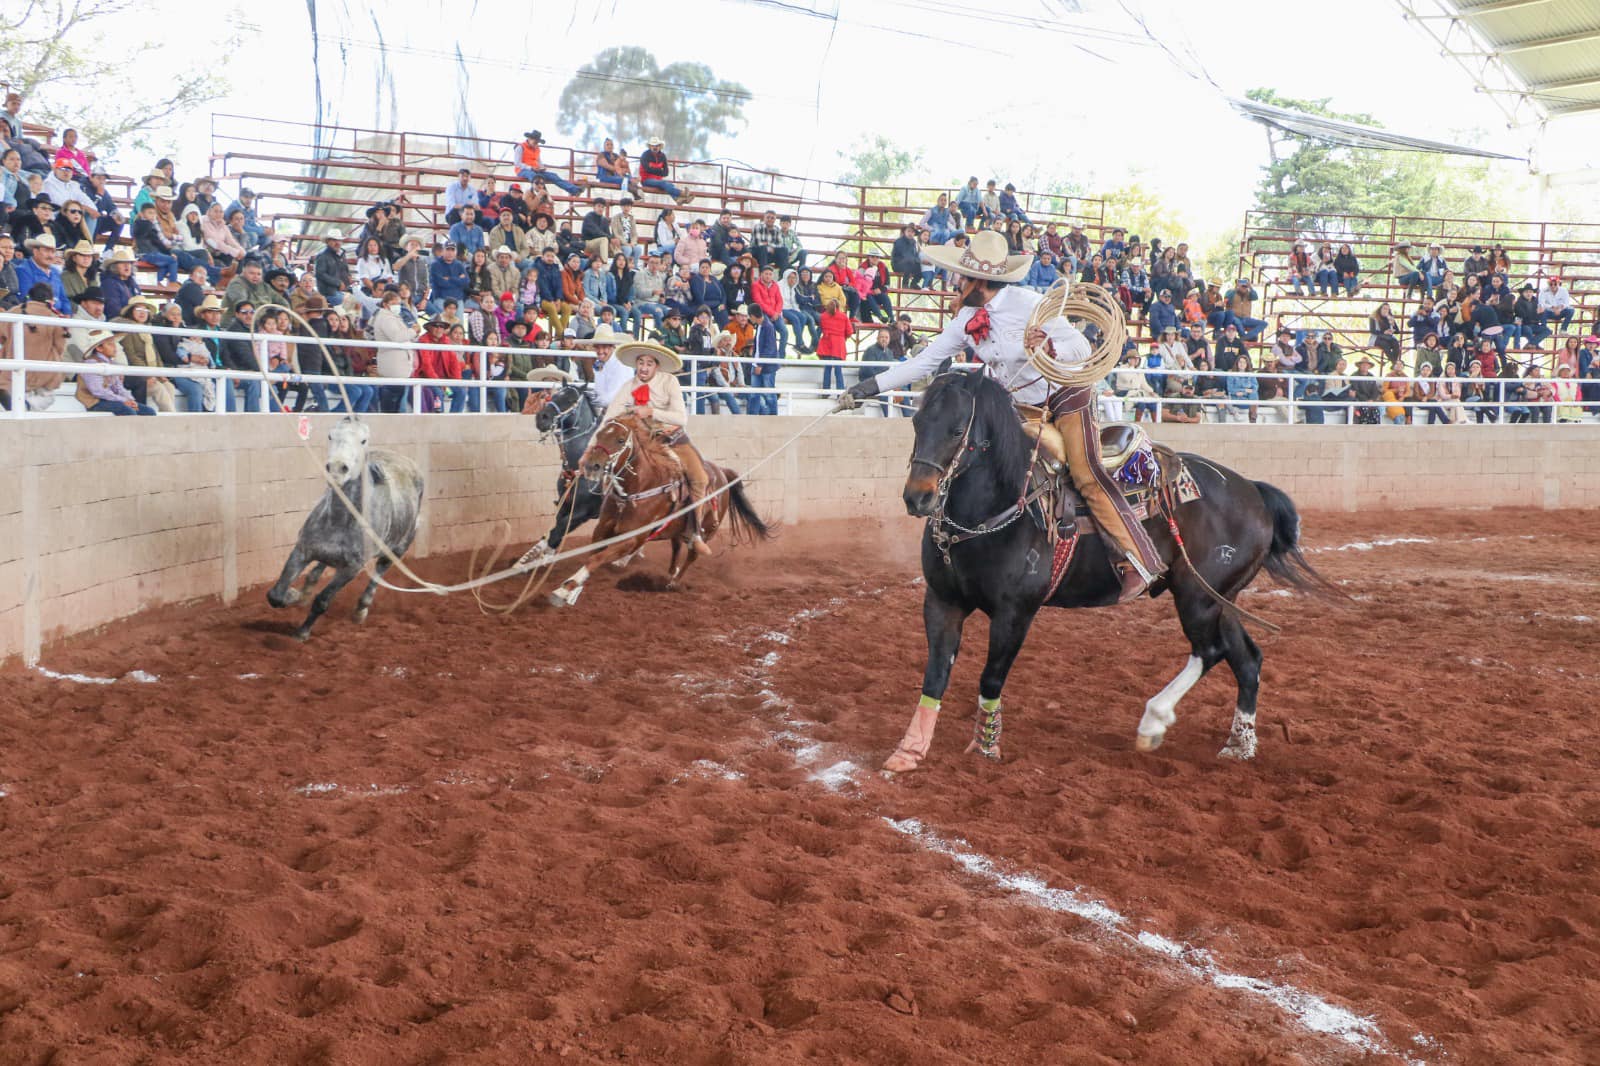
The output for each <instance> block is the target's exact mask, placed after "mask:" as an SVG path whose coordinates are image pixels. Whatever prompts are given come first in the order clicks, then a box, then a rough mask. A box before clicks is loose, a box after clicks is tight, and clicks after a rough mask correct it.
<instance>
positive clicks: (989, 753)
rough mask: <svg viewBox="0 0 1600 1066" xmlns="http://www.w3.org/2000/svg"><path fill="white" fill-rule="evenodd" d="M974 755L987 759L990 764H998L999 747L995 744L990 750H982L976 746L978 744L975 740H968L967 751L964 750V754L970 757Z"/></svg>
mask: <svg viewBox="0 0 1600 1066" xmlns="http://www.w3.org/2000/svg"><path fill="white" fill-rule="evenodd" d="M974 753H976V754H978V755H982V756H983V757H984V758H985V759H988V760H989V761H990V762H999V761H1000V745H998V744H996V745H995V746H994V747H992V748H984V747H979V746H978V742H977V741H976V740H969V741H967V750H966V752H965V753H964V754H967V755H972V754H974Z"/></svg>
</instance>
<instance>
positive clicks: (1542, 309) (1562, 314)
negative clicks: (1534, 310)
mask: <svg viewBox="0 0 1600 1066" xmlns="http://www.w3.org/2000/svg"><path fill="white" fill-rule="evenodd" d="M1576 313H1577V308H1576V307H1574V305H1573V302H1572V294H1571V293H1570V292H1568V291H1567V288H1566V286H1565V285H1562V284H1561V279H1560V278H1559V277H1556V276H1555V275H1554V274H1552V275H1550V277H1549V278H1547V279H1545V287H1544V288H1543V289H1540V290H1539V321H1540V323H1541V324H1542V325H1543V326H1544V327H1545V330H1546V331H1547V335H1548V334H1549V333H1556V332H1560V333H1565V332H1566V331H1567V330H1568V328H1570V327H1571V325H1572V319H1573V316H1574V315H1575V314H1576ZM1551 322H1556V323H1559V325H1558V326H1557V328H1556V329H1551V328H1550V323H1551Z"/></svg>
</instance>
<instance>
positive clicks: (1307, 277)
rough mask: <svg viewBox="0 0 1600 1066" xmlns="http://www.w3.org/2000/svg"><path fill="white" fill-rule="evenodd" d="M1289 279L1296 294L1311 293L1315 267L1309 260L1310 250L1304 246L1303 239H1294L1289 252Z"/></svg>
mask: <svg viewBox="0 0 1600 1066" xmlns="http://www.w3.org/2000/svg"><path fill="white" fill-rule="evenodd" d="M1288 270H1289V281H1290V282H1291V283H1292V284H1293V285H1294V294H1295V295H1296V296H1301V295H1307V296H1309V295H1312V293H1313V289H1312V279H1313V277H1314V275H1315V271H1316V267H1315V266H1314V265H1313V263H1312V260H1311V252H1310V251H1309V250H1307V248H1306V242H1305V241H1295V242H1294V250H1293V251H1291V252H1290V253H1289V264H1288Z"/></svg>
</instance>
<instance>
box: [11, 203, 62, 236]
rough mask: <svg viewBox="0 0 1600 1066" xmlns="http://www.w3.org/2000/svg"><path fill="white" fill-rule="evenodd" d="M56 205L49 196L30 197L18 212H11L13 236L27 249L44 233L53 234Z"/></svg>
mask: <svg viewBox="0 0 1600 1066" xmlns="http://www.w3.org/2000/svg"><path fill="white" fill-rule="evenodd" d="M55 217H56V205H55V202H54V201H53V200H51V199H50V197H48V196H28V197H26V198H25V199H24V201H23V202H22V204H21V206H19V207H18V208H17V210H15V211H13V212H11V236H12V239H13V240H15V241H16V242H17V244H19V245H21V246H22V247H24V248H26V247H27V245H28V242H29V241H31V240H32V239H33V238H35V237H37V236H39V235H40V234H43V233H51V234H53V232H54V231H53V230H52V228H51V224H52V223H53V222H54V221H55Z"/></svg>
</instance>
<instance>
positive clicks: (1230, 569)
mask: <svg viewBox="0 0 1600 1066" xmlns="http://www.w3.org/2000/svg"><path fill="white" fill-rule="evenodd" d="M928 255H929V257H930V258H932V259H934V260H935V261H936V263H937V264H938V265H940V266H943V267H945V268H946V269H947V270H949V271H950V272H951V273H953V274H955V275H956V276H957V279H958V282H959V287H958V289H957V290H956V293H955V299H956V302H957V307H956V314H955V316H954V317H953V318H952V319H951V321H950V323H949V324H948V325H947V326H946V327H945V329H944V330H943V331H942V332H941V333H940V334H939V335H938V336H937V337H935V338H934V339H933V340H932V341H931V342H930V343H929V344H928V345H927V346H926V347H925V348H924V349H923V350H922V351H920V352H919V353H917V354H916V355H914V356H913V357H912V358H910V359H907V360H905V361H904V362H902V363H900V364H898V365H897V366H894V367H891V368H889V369H888V370H886V371H885V372H883V373H882V374H880V375H878V376H877V377H876V378H869V379H867V380H865V381H863V382H861V383H859V384H858V385H856V386H853V387H852V388H850V389H848V390H846V392H845V393H844V395H843V396H841V398H840V406H841V407H851V406H854V405H855V404H856V403H858V402H860V401H861V400H863V399H866V398H867V397H870V396H874V395H877V394H878V393H879V392H880V391H883V390H885V389H898V388H903V387H905V386H907V385H909V384H911V383H912V382H914V381H916V380H917V379H919V378H921V377H924V376H926V375H928V374H929V373H931V372H933V370H934V368H936V367H937V366H938V365H939V364H940V363H941V362H943V361H944V360H945V359H947V358H949V357H951V356H953V355H955V354H957V353H959V352H960V351H962V350H963V349H970V350H971V351H972V352H973V353H974V354H975V355H976V356H977V357H978V359H979V360H980V361H981V362H982V363H983V364H984V365H983V367H982V370H981V372H979V373H966V372H961V371H957V372H953V373H947V374H943V375H941V376H939V377H938V378H936V379H935V381H934V382H933V384H932V385H930V386H929V388H928V389H927V391H926V392H925V394H924V395H923V399H922V404H921V409H920V410H919V411H918V412H917V415H916V417H915V418H914V419H913V426H914V427H915V430H916V444H915V446H914V448H913V451H912V457H911V471H910V475H909V477H908V478H907V480H906V485H905V492H904V496H905V504H906V508H907V510H908V511H909V512H910V513H911V514H913V515H918V516H923V517H927V518H929V522H928V525H927V529H926V532H925V534H924V537H923V545H922V567H923V575H924V577H925V578H926V581H927V591H926V593H925V595H924V598H923V621H924V625H925V627H926V630H927V638H928V661H927V666H926V669H925V671H924V675H923V689H922V700H921V702H920V704H919V706H918V708H917V710H916V712H915V713H914V714H913V716H912V720H911V724H910V726H909V727H908V728H907V730H906V733H905V736H904V738H903V739H902V741H901V743H900V746H899V748H898V749H897V750H896V751H895V753H894V754H893V755H892V756H891V757H890V758H889V760H888V762H887V763H886V764H885V769H886V770H889V771H891V772H904V771H907V770H912V769H915V768H916V767H917V765H918V764H919V763H920V762H921V761H922V759H923V758H924V757H925V756H926V755H927V753H928V751H929V749H930V746H931V744H932V740H933V733H934V726H935V724H936V722H937V716H938V713H939V707H940V703H941V701H942V699H943V697H944V690H945V687H946V685H947V684H948V683H949V679H950V668H951V665H952V664H953V662H954V660H955V654H956V651H957V648H958V647H959V645H960V641H961V631H962V627H963V625H964V624H965V622H966V619H967V618H968V617H969V616H970V615H971V614H972V612H973V611H983V612H984V613H985V614H987V615H988V616H989V618H990V629H989V654H988V660H987V663H986V664H985V666H984V671H983V676H982V679H981V681H980V684H979V714H978V724H977V730H976V734H975V737H974V740H973V743H972V745H971V746H969V750H977V751H979V752H980V753H982V754H984V755H987V756H990V757H993V758H998V757H999V754H1000V728H1001V710H1000V694H1001V690H1002V689H1003V688H1004V686H1005V680H1006V676H1007V674H1008V673H1009V672H1010V669H1011V664H1012V662H1013V661H1014V660H1015V659H1016V656H1017V653H1018V651H1020V650H1021V648H1022V643H1023V640H1024V639H1025V638H1026V636H1027V633H1028V629H1029V627H1030V626H1031V625H1032V624H1033V618H1034V615H1035V614H1037V612H1038V611H1039V609H1040V608H1041V607H1044V606H1057V607H1099V606H1110V605H1112V604H1116V603H1120V602H1125V601H1127V600H1129V599H1132V598H1134V597H1137V596H1139V595H1142V594H1145V593H1148V594H1150V595H1159V594H1160V593H1162V592H1171V593H1172V596H1173V600H1174V601H1175V603H1176V605H1177V608H1178V617H1179V621H1180V623H1181V624H1182V626H1183V630H1184V634H1185V636H1186V637H1188V639H1189V644H1190V649H1191V655H1190V657H1189V660H1188V662H1187V663H1185V665H1184V668H1183V670H1182V671H1181V672H1180V673H1179V674H1178V676H1177V677H1176V678H1174V679H1173V681H1172V683H1171V684H1169V685H1168V686H1167V687H1166V688H1165V689H1163V690H1162V691H1161V692H1160V693H1158V694H1157V695H1156V696H1154V697H1152V698H1151V699H1150V700H1149V702H1147V703H1146V705H1145V713H1144V716H1143V718H1142V719H1141V720H1140V723H1139V729H1138V743H1139V747H1140V749H1141V750H1146V751H1148V750H1151V749H1154V748H1155V747H1156V746H1158V745H1159V744H1160V743H1161V741H1162V739H1163V737H1164V736H1165V735H1166V731H1167V729H1168V728H1169V727H1170V726H1171V725H1172V723H1173V722H1174V721H1175V720H1176V707H1177V704H1178V701H1179V700H1180V699H1181V698H1182V697H1183V695H1184V694H1185V693H1186V692H1188V690H1189V689H1190V688H1191V687H1193V685H1194V684H1195V683H1196V682H1197V681H1198V680H1199V679H1200V678H1201V676H1203V675H1204V674H1205V672H1206V671H1207V670H1209V669H1211V667H1213V666H1215V665H1216V664H1217V663H1219V662H1227V663H1228V665H1229V667H1230V668H1231V669H1232V671H1233V673H1234V677H1235V679H1236V680H1237V682H1238V686H1239V699H1238V702H1237V704H1236V709H1235V713H1234V719H1233V727H1232V730H1231V731H1230V733H1229V737H1228V741H1227V744H1226V745H1225V746H1224V748H1223V751H1222V754H1224V755H1227V756H1233V757H1238V758H1250V757H1252V756H1253V755H1254V754H1255V748H1256V733H1255V710H1256V694H1257V689H1258V685H1259V680H1260V666H1261V650H1260V649H1259V648H1258V647H1257V646H1256V644H1255V642H1254V641H1253V640H1251V638H1250V636H1249V634H1248V633H1246V632H1245V630H1244V626H1243V624H1242V623H1241V621H1240V618H1241V614H1242V613H1243V612H1242V611H1241V609H1240V608H1238V607H1237V606H1235V604H1234V603H1233V601H1234V598H1235V597H1237V596H1238V594H1239V593H1240V592H1241V591H1243V589H1244V588H1245V586H1246V585H1248V584H1249V583H1250V581H1251V580H1252V579H1254V577H1255V576H1256V574H1257V573H1258V572H1259V571H1260V570H1261V569H1262V568H1263V567H1265V568H1266V569H1267V570H1268V571H1269V572H1270V573H1272V574H1273V575H1274V576H1275V577H1277V578H1279V579H1280V580H1282V581H1285V582H1286V583H1289V584H1291V585H1295V586H1297V587H1300V588H1304V589H1309V590H1317V591H1328V590H1329V586H1328V585H1327V583H1326V582H1325V581H1323V580H1322V578H1321V577H1320V576H1319V575H1317V574H1316V573H1315V572H1314V571H1313V570H1312V569H1311V568H1310V566H1309V565H1308V564H1307V563H1306V562H1305V559H1304V557H1303V556H1302V555H1301V554H1300V551H1299V549H1298V547H1297V544H1298V537H1299V517H1298V515H1297V514H1296V512H1295V509H1294V504H1293V503H1292V502H1291V501H1290V500H1289V498H1288V497H1287V496H1286V495H1284V494H1283V493H1282V492H1281V491H1279V490H1278V489H1276V488H1273V487H1272V486H1270V485H1267V484H1264V483H1261V482H1256V481H1251V480H1249V479H1248V478H1245V477H1243V476H1242V475H1240V474H1237V473H1235V472H1233V471H1231V470H1227V469H1225V468H1223V467H1220V466H1218V465H1216V464H1214V463H1210V462H1208V461H1206V460H1204V459H1201V458H1200V457H1198V456H1178V455H1176V454H1175V453H1172V452H1170V451H1166V452H1164V453H1163V451H1162V450H1160V449H1157V448H1156V447H1154V446H1153V445H1152V444H1151V443H1150V442H1149V441H1148V440H1147V439H1145V438H1144V436H1143V433H1142V431H1140V430H1138V429H1137V427H1133V426H1118V427H1111V432H1112V434H1113V436H1114V437H1115V438H1116V440H1115V442H1114V443H1115V445H1116V447H1115V448H1114V449H1113V450H1112V451H1113V454H1112V455H1111V459H1112V462H1110V463H1107V462H1103V461H1102V451H1103V448H1102V445H1103V442H1102V438H1101V431H1100V430H1099V428H1098V427H1097V426H1096V424H1095V422H1094V418H1093V407H1094V397H1093V390H1092V388H1091V383H1092V382H1094V381H1096V380H1098V379H1099V378H1100V377H1102V376H1103V375H1104V372H1105V370H1107V369H1109V367H1110V366H1111V365H1112V364H1113V363H1115V361H1116V359H1117V357H1118V356H1119V355H1120V349H1121V345H1122V337H1123V336H1124V335H1125V325H1124V323H1123V319H1122V314H1121V311H1120V309H1119V308H1117V307H1116V306H1115V305H1114V303H1113V301H1112V300H1111V299H1110V297H1109V296H1108V294H1106V293H1105V292H1104V291H1103V290H1100V289H1098V288H1097V287H1095V286H1091V285H1084V286H1082V287H1081V288H1082V289H1083V290H1084V293H1085V295H1084V296H1083V297H1081V298H1078V297H1077V296H1075V292H1076V290H1069V289H1068V288H1067V287H1066V286H1065V285H1064V284H1062V285H1058V286H1057V287H1056V288H1053V289H1051V290H1050V292H1049V293H1047V294H1045V295H1044V296H1042V297H1041V296H1039V295H1038V294H1036V293H1031V292H1026V291H1023V290H1019V289H1017V288H1015V287H1013V286H1011V285H1010V283H1011V282H1013V281H1015V280H1017V279H1018V278H1019V277H1021V276H1022V274H1023V273H1024V272H1025V271H1026V270H1027V269H1028V265H1029V257H1027V256H1025V255H1022V256H1011V255H1008V253H1007V249H1006V247H1005V244H1004V241H1003V240H1001V239H997V238H996V237H995V236H994V235H991V234H988V233H979V234H977V235H976V236H975V237H974V238H973V240H972V241H971V242H970V243H969V244H968V245H967V246H966V247H965V248H949V247H945V248H939V249H931V250H930V251H929V252H928ZM1069 309H1070V310H1069ZM1073 316H1076V318H1077V321H1078V322H1080V323H1083V328H1080V327H1079V325H1077V324H1074V320H1073ZM1096 339H1098V342H1099V343H1098V345H1097V344H1096V343H1095V341H1096ZM1029 405H1033V406H1032V407H1031V409H1030V407H1029ZM1018 406H1022V407H1023V408H1024V410H1025V411H1029V413H1031V415H1032V416H1033V419H1034V420H1033V421H1032V422H1031V423H1030V427H1031V428H1030V429H1029V430H1028V431H1025V430H1024V428H1023V422H1022V420H1021V419H1020V418H1019V417H1018V410H1017V408H1018ZM1127 490H1132V492H1131V496H1132V497H1134V498H1131V499H1130V493H1129V492H1128V491H1127ZM1080 497H1081V502H1082V503H1083V504H1084V505H1085V506H1084V512H1085V524H1086V526H1087V527H1088V528H1091V529H1094V530H1095V531H1096V532H1097V533H1098V536H1089V537H1082V538H1080V537H1079V536H1078V535H1077V531H1078V517H1077V515H1076V510H1077V508H1076V506H1075V505H1076V503H1077V502H1078V501H1079V498H1080ZM1057 503H1060V506H1059V507H1058V506H1056V504H1057ZM1089 516H1092V519H1090V517H1089Z"/></svg>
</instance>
